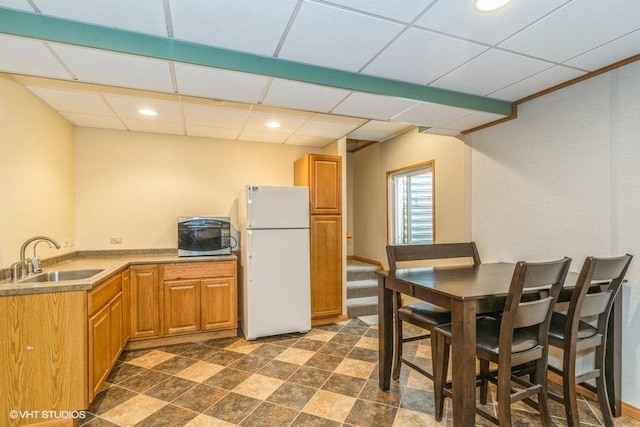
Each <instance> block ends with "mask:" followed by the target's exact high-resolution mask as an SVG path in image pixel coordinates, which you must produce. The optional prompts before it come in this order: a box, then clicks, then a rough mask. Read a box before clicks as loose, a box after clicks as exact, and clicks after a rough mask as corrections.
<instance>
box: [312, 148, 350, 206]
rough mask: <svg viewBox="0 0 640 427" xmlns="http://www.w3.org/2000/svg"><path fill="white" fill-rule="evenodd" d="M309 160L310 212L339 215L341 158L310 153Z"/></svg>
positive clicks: (340, 204) (340, 203)
mask: <svg viewBox="0 0 640 427" xmlns="http://www.w3.org/2000/svg"><path fill="white" fill-rule="evenodd" d="M310 160H311V161H310V168H311V170H310V183H309V193H310V197H311V214H331V215H339V214H340V212H341V208H342V170H341V165H342V162H341V158H340V157H337V156H315V155H312V156H311V159H310Z"/></svg>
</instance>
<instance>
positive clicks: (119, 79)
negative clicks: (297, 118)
mask: <svg viewBox="0 0 640 427" xmlns="http://www.w3.org/2000/svg"><path fill="white" fill-rule="evenodd" d="M51 47H52V48H53V50H54V51H55V52H56V53H57V54H58V56H59V57H60V58H61V59H62V61H63V62H64V63H65V64H66V65H67V67H69V69H70V70H71V72H72V73H73V74H74V75H75V76H76V77H77V78H78V79H80V80H81V81H85V82H92V83H100V84H106V85H113V86H122V87H128V88H137V89H144V90H156V91H160V92H173V84H172V83H171V74H170V72H169V64H168V63H167V62H164V61H160V60H155V59H149V58H143V57H141V56H134V55H124V54H119V53H111V52H106V51H99V50H95V49H84V48H79V47H72V46H68V45H60V44H51Z"/></svg>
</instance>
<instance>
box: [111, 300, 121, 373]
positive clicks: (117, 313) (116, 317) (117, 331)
mask: <svg viewBox="0 0 640 427" xmlns="http://www.w3.org/2000/svg"><path fill="white" fill-rule="evenodd" d="M123 314H124V306H123V298H122V293H120V294H118V296H116V297H115V298H114V299H113V300H111V302H110V303H109V369H111V367H112V366H113V365H115V363H116V362H117V361H118V357H119V356H120V353H122V350H123V349H124V335H123V322H122V318H123Z"/></svg>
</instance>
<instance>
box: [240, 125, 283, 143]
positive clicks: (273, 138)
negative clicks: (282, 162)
mask: <svg viewBox="0 0 640 427" xmlns="http://www.w3.org/2000/svg"><path fill="white" fill-rule="evenodd" d="M288 137H289V134H288V133H276V132H260V131H256V130H247V129H245V130H243V131H242V133H241V134H240V136H239V137H238V140H240V141H251V142H268V143H271V144H282V143H283V142H285V140H286V139H287V138H288Z"/></svg>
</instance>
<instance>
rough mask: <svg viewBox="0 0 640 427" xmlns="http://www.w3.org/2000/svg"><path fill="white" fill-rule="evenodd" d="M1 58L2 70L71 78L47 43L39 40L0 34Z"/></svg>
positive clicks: (0, 67)
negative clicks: (47, 46)
mask: <svg viewBox="0 0 640 427" xmlns="http://www.w3.org/2000/svg"><path fill="white" fill-rule="evenodd" d="M0 58H2V60H1V61H0V71H4V72H8V73H24V74H31V75H34V76H44V77H52V78H55V79H68V78H70V76H69V74H68V73H67V72H66V71H65V70H64V68H62V66H61V65H60V63H59V62H58V61H57V60H56V59H55V57H54V56H53V55H52V54H51V52H49V50H48V49H47V48H46V46H45V44H44V43H42V42H39V41H35V40H29V39H23V38H20V37H11V36H6V35H0Z"/></svg>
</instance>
